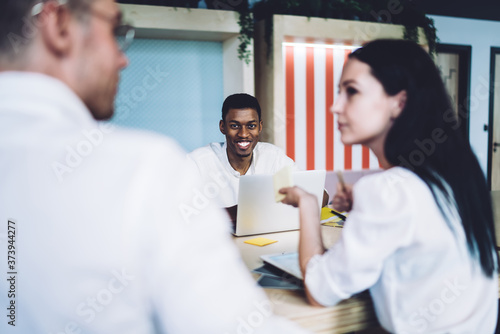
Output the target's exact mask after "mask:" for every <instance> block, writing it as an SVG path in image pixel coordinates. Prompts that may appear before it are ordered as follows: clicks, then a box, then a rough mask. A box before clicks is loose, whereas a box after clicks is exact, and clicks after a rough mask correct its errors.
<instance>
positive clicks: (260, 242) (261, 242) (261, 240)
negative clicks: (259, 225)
mask: <svg viewBox="0 0 500 334" xmlns="http://www.w3.org/2000/svg"><path fill="white" fill-rule="evenodd" d="M275 242H278V240H271V239H267V238H253V239H250V240H247V241H245V243H246V244H250V245H255V246H260V247H262V246H265V245H269V244H272V243H275Z"/></svg>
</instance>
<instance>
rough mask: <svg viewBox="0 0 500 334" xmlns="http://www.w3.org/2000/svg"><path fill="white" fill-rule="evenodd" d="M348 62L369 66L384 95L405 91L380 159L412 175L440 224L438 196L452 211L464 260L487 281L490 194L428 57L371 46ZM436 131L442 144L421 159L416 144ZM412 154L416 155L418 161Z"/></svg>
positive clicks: (492, 245) (399, 46) (383, 44)
mask: <svg viewBox="0 0 500 334" xmlns="http://www.w3.org/2000/svg"><path fill="white" fill-rule="evenodd" d="M350 58H351V59H357V60H359V61H361V62H363V63H365V64H367V65H368V66H370V69H371V74H372V75H373V76H374V77H375V78H376V79H377V80H378V81H379V82H380V83H381V84H382V86H383V87H384V90H385V92H386V93H387V94H388V95H390V96H394V95H396V94H398V93H399V92H401V91H403V90H404V91H406V94H407V99H406V103H405V107H404V108H403V110H402V112H401V114H400V115H399V117H397V118H396V119H395V120H394V124H393V125H392V127H391V129H390V130H389V132H388V134H387V138H386V140H385V144H384V153H385V156H386V159H387V161H389V162H390V163H391V164H392V165H393V166H398V165H401V166H402V167H404V168H407V169H410V170H412V171H413V172H414V173H415V174H416V175H418V176H419V177H420V178H421V179H422V180H423V181H424V182H425V183H426V184H427V186H428V187H429V189H430V191H431V192H432V194H433V195H434V198H435V200H436V203H437V205H438V206H439V208H440V209H441V212H442V213H443V216H444V217H445V219H447V215H446V210H444V208H443V204H442V201H440V200H439V198H442V196H440V195H441V194H442V195H444V196H445V198H447V199H448V204H449V205H450V206H455V208H456V209H457V212H458V213H459V215H460V218H461V220H462V226H463V228H464V231H465V235H466V237H467V244H468V248H469V252H470V254H471V255H472V257H473V258H475V259H476V260H478V261H479V263H480V264H481V267H482V270H483V272H484V273H485V274H486V275H487V276H488V277H492V276H493V275H496V270H497V268H498V267H497V263H498V256H497V252H496V240H495V230H494V222H493V211H492V206H491V199H490V193H489V190H488V187H487V184H486V180H485V178H484V174H483V171H482V169H481V167H480V165H479V162H478V160H477V158H476V156H475V155H474V152H473V151H472V149H471V147H470V144H469V141H468V140H467V139H466V138H464V137H463V134H462V133H461V132H460V131H459V130H458V127H457V125H459V124H460V122H461V121H462V122H466V121H467V120H466V119H462V120H460V119H459V118H458V117H457V116H456V111H455V110H454V108H453V107H452V104H451V102H450V98H449V95H448V93H447V92H446V89H445V86H444V84H443V81H442V79H441V76H440V74H439V70H438V69H437V67H436V65H435V64H434V62H433V61H432V59H431V57H430V56H429V55H428V54H427V52H425V50H424V49H423V48H422V47H420V46H419V45H418V44H416V43H414V42H410V41H403V40H376V41H373V42H369V43H368V44H366V45H365V46H363V47H362V48H360V49H358V50H356V51H355V52H353V53H352V54H351V55H350ZM436 131H439V133H440V138H441V139H442V140H441V139H440V140H439V141H437V142H432V150H427V149H426V151H428V153H427V154H425V155H424V154H423V153H422V152H421V151H419V150H420V149H421V145H422V144H421V143H422V142H426V141H427V142H431V139H433V138H435V133H437V132H436ZM443 138H444V139H443ZM419 144H420V145H419ZM429 146H431V145H430V144H429ZM416 152H419V153H422V154H421V155H420V158H419V160H418V161H416V159H415V158H414V157H415V154H416ZM424 152H425V151H424ZM412 158H413V159H412ZM411 161H413V163H411V164H410V163H409V162H411ZM447 220H448V219H447Z"/></svg>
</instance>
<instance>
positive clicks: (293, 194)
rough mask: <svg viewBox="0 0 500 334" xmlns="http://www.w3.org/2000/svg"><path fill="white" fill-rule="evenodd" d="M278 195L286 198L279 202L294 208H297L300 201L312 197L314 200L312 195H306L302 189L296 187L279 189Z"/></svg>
mask: <svg viewBox="0 0 500 334" xmlns="http://www.w3.org/2000/svg"><path fill="white" fill-rule="evenodd" d="M280 193H281V194H284V195H285V196H286V197H285V198H283V200H281V202H282V203H284V204H288V205H291V206H293V207H295V208H296V207H298V206H299V204H300V201H301V200H303V199H304V198H308V197H312V198H314V199H316V197H315V196H314V195H312V194H310V193H308V192H307V191H305V190H304V189H302V188H299V187H297V186H295V187H287V188H281V189H280Z"/></svg>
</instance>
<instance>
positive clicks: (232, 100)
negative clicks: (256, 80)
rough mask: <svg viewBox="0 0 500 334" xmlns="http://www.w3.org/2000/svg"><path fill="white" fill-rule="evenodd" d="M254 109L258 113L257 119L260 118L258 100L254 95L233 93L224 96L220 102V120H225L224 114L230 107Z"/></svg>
mask: <svg viewBox="0 0 500 334" xmlns="http://www.w3.org/2000/svg"><path fill="white" fill-rule="evenodd" d="M246 108H250V109H254V110H255V111H256V112H257V115H259V121H260V119H261V117H260V114H261V111H260V105H259V101H257V99H256V98H255V97H253V96H252V95H249V94H245V93H239V94H233V95H229V96H228V97H226V99H225V100H224V103H223V104H222V120H223V121H225V120H226V115H227V113H228V112H229V110H230V109H246Z"/></svg>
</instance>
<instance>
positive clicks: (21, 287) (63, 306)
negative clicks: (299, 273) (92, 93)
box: [0, 72, 301, 334]
mask: <svg viewBox="0 0 500 334" xmlns="http://www.w3.org/2000/svg"><path fill="white" fill-rule="evenodd" d="M0 156H1V157H2V159H0V184H1V186H0V245H3V247H2V248H3V249H4V250H6V249H7V247H6V244H7V241H8V240H11V239H8V237H7V224H8V221H9V220H12V221H15V224H16V226H17V230H16V232H17V234H16V238H15V246H16V252H17V253H16V254H18V258H17V262H16V264H15V268H14V269H15V271H16V272H17V274H16V275H15V289H16V291H15V292H16V293H15V297H9V296H8V294H7V291H9V289H11V284H10V282H9V281H7V280H6V279H5V277H4V278H3V279H2V280H0V291H1V294H0V304H1V305H3V309H4V313H6V312H7V310H6V307H7V305H11V303H12V300H14V304H15V311H14V313H15V315H17V318H16V317H15V316H14V319H15V327H13V326H11V325H9V324H8V321H9V318H7V317H6V316H5V314H4V315H3V320H2V322H1V324H0V332H1V333H10V332H13V331H12V330H14V331H15V332H16V333H61V332H68V331H72V332H78V331H79V330H81V332H82V333H122V334H126V333H130V334H138V333H189V334H192V333H218V334H219V333H236V332H238V331H250V330H252V331H255V332H256V333H260V332H262V333H280V332H281V333H285V332H287V333H288V332H290V331H292V332H293V331H297V332H301V331H300V330H299V329H297V328H296V327H295V326H294V325H292V324H290V323H288V322H286V321H283V320H282V319H278V318H275V317H274V316H273V315H272V314H271V308H272V303H271V302H270V301H269V300H268V299H267V298H266V295H265V294H264V293H263V292H262V290H261V289H259V288H258V287H257V286H256V283H255V281H254V280H253V279H252V278H251V276H250V274H249V273H248V270H247V269H246V268H245V267H244V265H243V262H242V261H241V259H240V257H239V254H238V251H237V249H236V248H235V246H234V244H233V243H232V240H231V239H230V236H229V233H228V231H229V226H228V225H227V222H226V221H225V218H224V215H223V214H222V212H221V210H219V209H216V208H215V206H214V205H212V204H211V203H208V202H207V203H206V205H205V206H204V207H202V208H198V214H197V215H191V216H189V217H187V216H185V215H183V214H182V210H181V208H182V207H185V206H192V205H193V196H194V192H195V191H196V189H197V187H199V185H200V182H199V180H198V179H197V178H196V177H193V174H196V172H194V171H193V170H190V164H188V163H187V161H186V158H185V152H183V151H182V150H181V149H180V148H179V147H178V146H177V144H175V143H174V142H173V141H171V140H170V139H168V138H165V137H162V136H159V135H154V134H149V133H144V132H139V131H129V130H122V129H119V128H116V127H113V126H110V125H109V124H104V123H99V122H96V121H94V119H93V118H92V117H91V115H90V113H89V111H88V109H87V108H86V107H85V105H84V104H83V103H82V102H81V100H80V99H79V98H78V97H77V96H76V95H75V94H74V93H73V92H72V91H71V90H70V89H69V88H68V87H67V86H66V85H64V84H63V83H62V82H60V81H58V80H56V79H54V78H51V77H48V76H45V75H41V74H34V73H20V72H5V73H0ZM4 260H5V261H6V259H4ZM4 263H5V262H4ZM9 312H10V311H9Z"/></svg>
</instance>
